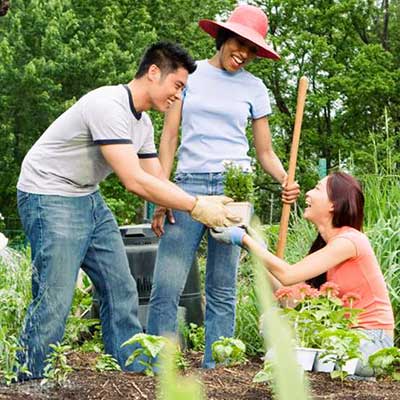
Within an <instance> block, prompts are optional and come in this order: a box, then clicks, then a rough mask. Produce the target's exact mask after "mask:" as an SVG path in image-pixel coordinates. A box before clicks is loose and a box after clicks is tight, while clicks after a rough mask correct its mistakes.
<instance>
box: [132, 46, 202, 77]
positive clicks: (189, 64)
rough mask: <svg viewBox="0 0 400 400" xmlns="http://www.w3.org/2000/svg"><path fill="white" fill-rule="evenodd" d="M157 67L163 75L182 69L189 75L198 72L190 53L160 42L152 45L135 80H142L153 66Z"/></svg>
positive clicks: (145, 54)
mask: <svg viewBox="0 0 400 400" xmlns="http://www.w3.org/2000/svg"><path fill="white" fill-rule="evenodd" d="M153 64H155V65H157V67H158V68H160V70H161V74H162V75H168V74H169V73H171V72H174V71H176V70H177V69H178V68H180V67H182V68H184V69H186V70H187V71H188V72H189V74H191V73H192V72H194V71H195V70H196V63H195V61H194V60H193V58H192V57H191V56H190V55H189V53H188V52H187V51H186V50H185V49H183V48H182V47H181V46H179V45H178V44H175V43H170V42H158V43H155V44H153V45H151V46H150V47H149V48H148V49H147V50H146V52H145V53H144V55H143V57H142V60H141V61H140V64H139V68H138V70H137V72H136V75H135V78H136V79H138V78H141V77H142V76H144V75H145V74H146V73H147V71H148V70H149V68H150V66H151V65H153Z"/></svg>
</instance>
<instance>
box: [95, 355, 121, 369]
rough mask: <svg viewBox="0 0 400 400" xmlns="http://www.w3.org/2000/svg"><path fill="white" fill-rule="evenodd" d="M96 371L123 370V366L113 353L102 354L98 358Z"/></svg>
mask: <svg viewBox="0 0 400 400" xmlns="http://www.w3.org/2000/svg"><path fill="white" fill-rule="evenodd" d="M96 371H97V372H106V371H121V367H120V366H119V364H118V361H117V360H116V359H115V358H114V357H113V356H112V355H111V354H101V355H100V356H99V357H98V358H97V360H96Z"/></svg>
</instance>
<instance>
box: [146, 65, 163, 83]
mask: <svg viewBox="0 0 400 400" xmlns="http://www.w3.org/2000/svg"><path fill="white" fill-rule="evenodd" d="M147 76H148V78H149V80H150V81H152V82H159V81H160V79H161V70H160V68H158V67H157V65H156V64H151V65H150V67H149V69H148V70H147Z"/></svg>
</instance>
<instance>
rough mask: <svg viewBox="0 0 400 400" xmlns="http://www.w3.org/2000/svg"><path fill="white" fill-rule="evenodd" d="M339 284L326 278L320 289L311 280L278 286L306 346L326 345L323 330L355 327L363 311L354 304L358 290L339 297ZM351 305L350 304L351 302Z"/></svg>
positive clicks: (299, 338) (298, 337) (286, 311)
mask: <svg viewBox="0 0 400 400" xmlns="http://www.w3.org/2000/svg"><path fill="white" fill-rule="evenodd" d="M338 293H339V287H338V286H337V285H336V284H335V283H333V282H326V283H325V284H324V285H322V286H321V288H320V290H317V289H314V288H312V287H311V286H309V285H307V284H301V285H297V286H295V287H294V288H293V287H285V288H282V289H278V290H277V291H276V293H275V295H276V297H277V298H278V300H280V301H281V304H283V305H289V303H293V302H294V303H295V305H294V307H285V308H284V310H283V312H284V314H285V316H286V317H287V319H288V320H289V322H290V324H291V325H292V327H293V328H294V331H295V339H296V343H297V344H298V345H299V346H302V347H313V348H323V346H322V343H321V335H320V333H321V332H323V331H325V330H327V329H343V330H346V329H351V326H353V325H355V324H356V322H357V315H358V314H359V313H360V312H361V311H362V310H360V309H356V308H354V303H355V301H357V300H358V297H359V296H358V295H357V294H351V293H349V294H347V295H346V296H344V297H343V298H342V299H340V298H338V297H337V294H338ZM347 305H348V306H347Z"/></svg>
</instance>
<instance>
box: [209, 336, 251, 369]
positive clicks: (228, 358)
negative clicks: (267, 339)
mask: <svg viewBox="0 0 400 400" xmlns="http://www.w3.org/2000/svg"><path fill="white" fill-rule="evenodd" d="M211 350H212V357H213V359H214V360H215V362H216V363H218V364H223V365H226V366H229V367H230V366H233V365H237V364H242V363H244V362H245V361H246V358H245V353H246V346H245V345H244V343H243V342H242V341H241V340H239V339H235V338H226V337H223V336H221V337H220V338H219V340H216V341H215V342H214V343H213V344H212V346H211Z"/></svg>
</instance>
